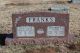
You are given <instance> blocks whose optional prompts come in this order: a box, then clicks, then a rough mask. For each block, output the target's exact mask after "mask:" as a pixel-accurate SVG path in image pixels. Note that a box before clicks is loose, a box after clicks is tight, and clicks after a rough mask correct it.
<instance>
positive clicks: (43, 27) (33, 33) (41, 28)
mask: <svg viewBox="0 0 80 53" xmlns="http://www.w3.org/2000/svg"><path fill="white" fill-rule="evenodd" d="M12 21H13V36H14V38H13V39H16V40H17V39H18V38H21V39H20V40H19V41H22V40H24V39H26V40H24V41H22V42H27V41H29V42H30V41H31V43H33V44H34V43H36V42H37V41H38V43H37V44H41V43H42V44H48V43H52V42H50V41H54V42H55V40H57V41H61V40H62V39H63V41H66V40H65V39H67V37H68V29H69V14H61V13H51V12H30V13H23V14H13V15H12ZM32 40H33V41H32ZM13 41H15V40H13ZM47 41H48V42H47ZM29 42H27V43H29Z"/></svg>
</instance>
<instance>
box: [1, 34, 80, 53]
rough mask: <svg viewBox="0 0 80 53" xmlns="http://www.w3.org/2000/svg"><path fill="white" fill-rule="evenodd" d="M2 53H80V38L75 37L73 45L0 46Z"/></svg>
mask: <svg viewBox="0 0 80 53" xmlns="http://www.w3.org/2000/svg"><path fill="white" fill-rule="evenodd" d="M0 53H80V38H79V36H76V37H75V40H74V41H73V42H72V43H71V42H70V43H63V44H58V43H55V44H48V45H26V44H25V45H22V44H20V45H4V46H0Z"/></svg>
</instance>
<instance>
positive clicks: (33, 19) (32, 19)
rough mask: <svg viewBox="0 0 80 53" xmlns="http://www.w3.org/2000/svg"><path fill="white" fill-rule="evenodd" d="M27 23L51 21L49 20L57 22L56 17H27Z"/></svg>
mask: <svg viewBox="0 0 80 53" xmlns="http://www.w3.org/2000/svg"><path fill="white" fill-rule="evenodd" d="M26 22H27V23H49V22H55V18H54V17H27V18H26Z"/></svg>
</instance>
